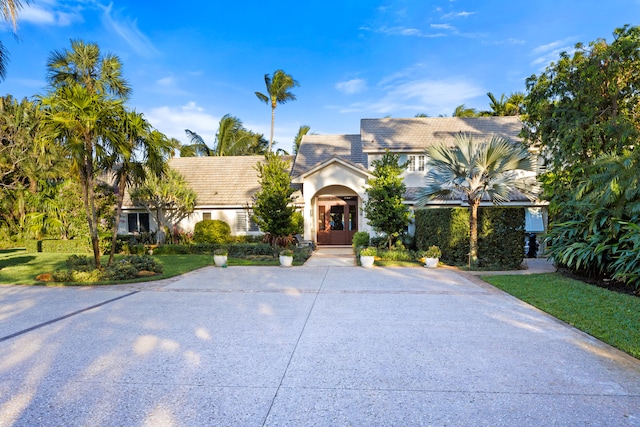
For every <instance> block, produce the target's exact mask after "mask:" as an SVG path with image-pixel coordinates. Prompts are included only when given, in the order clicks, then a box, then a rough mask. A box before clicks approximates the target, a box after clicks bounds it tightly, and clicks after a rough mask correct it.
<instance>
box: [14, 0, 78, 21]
mask: <svg viewBox="0 0 640 427" xmlns="http://www.w3.org/2000/svg"><path fill="white" fill-rule="evenodd" d="M55 6H56V5H55V4H50V5H49V7H48V8H47V7H41V6H39V5H38V6H36V5H34V4H25V5H24V7H23V8H22V10H21V11H20V14H19V15H18V20H19V21H20V22H28V23H30V24H35V25H55V26H58V27H66V26H68V25H71V24H72V23H73V22H81V21H83V18H82V16H81V15H80V14H79V13H78V12H76V11H73V10H70V11H64V12H63V11H60V10H53V8H54V7H55Z"/></svg>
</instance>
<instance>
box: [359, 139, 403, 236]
mask: <svg viewBox="0 0 640 427" xmlns="http://www.w3.org/2000/svg"><path fill="white" fill-rule="evenodd" d="M371 165H372V166H373V168H374V169H373V176H374V178H373V179H370V180H369V181H368V182H367V188H366V190H365V191H366V193H367V197H368V199H367V201H366V202H365V203H364V212H365V214H366V216H367V221H368V222H369V225H371V227H372V228H373V229H374V231H376V233H381V234H383V235H384V236H385V237H386V238H387V246H388V247H389V249H391V246H392V245H393V240H394V238H397V237H398V236H400V234H402V233H403V232H404V229H405V227H407V225H409V221H410V212H409V206H407V205H406V204H404V203H403V200H404V193H405V191H406V190H407V187H406V185H404V180H403V178H402V172H403V171H404V165H401V164H400V155H399V154H394V153H390V152H388V151H387V152H386V153H385V154H384V155H383V156H382V158H380V159H379V160H374V161H373V162H371Z"/></svg>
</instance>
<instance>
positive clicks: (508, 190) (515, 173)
mask: <svg viewBox="0 0 640 427" xmlns="http://www.w3.org/2000/svg"><path fill="white" fill-rule="evenodd" d="M426 155H427V157H428V158H429V169H428V172H427V174H426V176H425V187H424V190H423V192H422V195H421V197H420V198H419V200H418V202H417V204H418V206H425V205H426V204H427V203H428V202H429V201H431V200H433V199H445V200H460V201H461V202H463V203H467V204H468V205H469V229H470V236H469V252H470V257H471V258H470V259H471V261H470V263H471V265H472V266H476V265H477V263H478V208H479V206H480V202H481V201H482V200H486V201H488V202H491V203H493V204H494V205H499V204H502V203H504V202H508V201H509V200H510V198H511V197H512V196H514V195H516V194H520V195H522V196H525V197H527V198H529V199H532V200H533V199H535V198H536V194H537V190H538V187H537V184H536V181H535V178H533V177H532V176H531V175H530V174H526V173H524V172H525V171H530V170H531V160H530V156H529V153H528V151H527V149H526V148H525V147H523V146H519V145H516V144H514V143H512V142H511V141H509V140H508V139H505V138H501V137H493V138H491V140H489V141H488V142H481V143H477V142H475V141H474V140H473V138H472V137H471V136H469V135H460V134H458V135H457V136H456V139H455V145H454V146H453V147H449V146H448V145H447V144H445V143H438V144H434V145H431V146H429V147H428V148H427V150H426Z"/></svg>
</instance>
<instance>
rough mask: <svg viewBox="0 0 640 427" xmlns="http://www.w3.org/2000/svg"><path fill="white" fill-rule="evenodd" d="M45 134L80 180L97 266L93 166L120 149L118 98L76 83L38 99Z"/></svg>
mask: <svg viewBox="0 0 640 427" xmlns="http://www.w3.org/2000/svg"><path fill="white" fill-rule="evenodd" d="M42 105H43V106H44V114H43V117H42V125H43V126H44V128H45V134H46V136H47V137H48V138H50V139H51V140H53V141H58V142H59V143H60V145H61V146H62V147H63V149H64V150H65V151H66V153H67V156H68V157H69V158H70V161H71V170H72V171H73V172H74V173H76V174H77V175H78V177H79V179H80V186H81V188H82V199H83V203H84V207H85V214H86V218H87V224H88V226H89V234H90V237H91V246H92V248H93V258H94V262H95V265H96V268H99V267H100V246H99V239H98V218H97V212H96V199H95V193H94V186H95V178H96V175H97V170H96V166H97V165H101V164H104V163H103V162H104V157H105V156H107V155H108V154H109V153H110V152H112V151H113V150H119V149H122V145H123V144H122V137H121V135H120V134H119V133H118V131H117V129H118V126H119V124H118V119H117V118H118V117H119V116H120V111H121V110H122V108H123V106H122V101H121V100H117V99H111V98H105V97H104V96H101V95H97V94H93V95H92V94H90V93H89V92H88V90H87V89H86V88H85V87H83V86H80V85H74V86H65V87H61V88H59V89H58V90H56V91H55V92H54V93H52V94H50V95H49V96H48V97H44V98H42Z"/></svg>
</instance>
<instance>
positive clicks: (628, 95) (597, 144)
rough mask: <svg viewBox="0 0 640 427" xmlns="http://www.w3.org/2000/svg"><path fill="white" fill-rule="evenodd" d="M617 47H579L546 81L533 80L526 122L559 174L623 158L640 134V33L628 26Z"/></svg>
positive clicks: (542, 77)
mask: <svg viewBox="0 0 640 427" xmlns="http://www.w3.org/2000/svg"><path fill="white" fill-rule="evenodd" d="M613 36H614V37H613V41H612V42H611V43H608V42H607V41H606V40H603V39H598V40H596V41H594V42H591V43H589V45H588V46H585V45H583V44H582V43H578V44H577V45H576V46H575V52H574V53H573V55H572V56H571V55H569V54H568V53H566V52H563V53H561V54H560V58H559V59H558V61H557V62H555V63H552V64H551V65H550V66H549V67H547V69H546V70H545V71H544V72H543V73H541V74H540V75H533V76H531V77H529V78H528V79H527V90H528V94H527V95H526V98H525V105H526V111H527V115H526V116H525V119H524V122H525V125H526V129H527V131H528V132H527V137H528V140H529V141H530V143H531V144H536V145H539V146H541V147H542V148H543V149H544V150H545V151H546V152H547V153H548V154H549V158H550V160H551V162H552V166H553V168H554V170H556V171H560V170H564V169H567V168H568V169H571V168H572V167H573V166H575V165H578V164H584V163H587V164H590V163H592V162H593V160H594V159H596V158H597V157H598V156H599V155H600V154H603V153H608V154H613V153H622V152H623V150H625V149H627V148H631V147H633V146H634V145H636V144H637V141H638V136H639V134H640V91H638V87H640V27H630V26H624V27H622V28H617V29H616V30H615V31H614V32H613Z"/></svg>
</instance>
